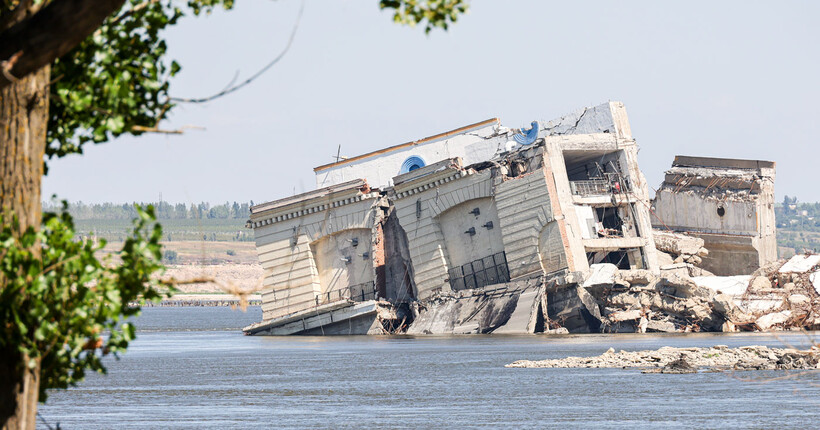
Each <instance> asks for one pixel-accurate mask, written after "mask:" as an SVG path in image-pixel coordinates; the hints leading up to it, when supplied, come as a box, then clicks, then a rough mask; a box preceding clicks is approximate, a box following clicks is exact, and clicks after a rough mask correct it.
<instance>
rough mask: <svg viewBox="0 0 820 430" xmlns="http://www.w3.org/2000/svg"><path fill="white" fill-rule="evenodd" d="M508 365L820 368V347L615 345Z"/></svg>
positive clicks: (654, 368) (665, 369)
mask: <svg viewBox="0 0 820 430" xmlns="http://www.w3.org/2000/svg"><path fill="white" fill-rule="evenodd" d="M505 367H516V368H624V369H626V368H644V369H645V370H644V373H694V372H697V371H698V369H708V370H712V371H721V370H792V369H820V348H818V347H817V346H814V347H812V348H811V349H809V350H798V349H793V348H769V347H766V346H742V347H739V348H729V347H728V346H725V345H717V346H713V347H711V348H673V347H663V348H660V349H657V350H646V351H623V350H622V351H619V352H615V350H614V349H613V348H609V350H608V351H606V352H604V353H603V354H601V355H599V356H595V357H567V358H563V359H556V360H540V361H531V360H519V361H516V362H513V363H511V364H508V365H506V366H505Z"/></svg>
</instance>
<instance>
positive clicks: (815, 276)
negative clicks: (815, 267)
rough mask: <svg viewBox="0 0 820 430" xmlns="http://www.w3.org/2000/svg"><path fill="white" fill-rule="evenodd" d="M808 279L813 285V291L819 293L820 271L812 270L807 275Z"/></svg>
mask: <svg viewBox="0 0 820 430" xmlns="http://www.w3.org/2000/svg"><path fill="white" fill-rule="evenodd" d="M809 281H810V282H811V285H812V286H813V287H814V291H815V292H817V294H818V295H820V271H817V272H814V273H812V274H811V275H809Z"/></svg>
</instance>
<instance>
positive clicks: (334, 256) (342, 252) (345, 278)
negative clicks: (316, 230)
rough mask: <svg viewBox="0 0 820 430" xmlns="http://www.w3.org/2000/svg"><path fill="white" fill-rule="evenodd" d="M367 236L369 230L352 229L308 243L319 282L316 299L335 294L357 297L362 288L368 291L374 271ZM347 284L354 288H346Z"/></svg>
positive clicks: (322, 299) (348, 286) (331, 296)
mask: <svg viewBox="0 0 820 430" xmlns="http://www.w3.org/2000/svg"><path fill="white" fill-rule="evenodd" d="M370 235H371V230H370V229H363V228H354V229H349V230H344V231H341V232H338V233H335V234H332V235H328V236H323V237H322V238H320V239H319V240H317V241H315V242H314V243H312V244H311V251H312V253H313V258H314V260H315V261H316V270H317V271H318V273H319V282H320V284H321V294H320V296H319V301H320V302H322V301H329V300H333V299H335V298H338V297H360V294H361V293H362V290H363V289H364V292H366V293H371V292H372V289H373V281H374V271H373V260H372V259H371V256H372V255H373V252H372V250H371V247H370V245H371V243H370ZM354 239H355V240H356V242H354ZM354 244H355V246H354ZM351 286H355V287H356V288H355V291H351V290H350V287H351Z"/></svg>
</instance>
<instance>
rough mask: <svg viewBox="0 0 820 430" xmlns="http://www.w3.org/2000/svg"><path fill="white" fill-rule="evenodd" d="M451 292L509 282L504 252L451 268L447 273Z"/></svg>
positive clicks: (508, 271)
mask: <svg viewBox="0 0 820 430" xmlns="http://www.w3.org/2000/svg"><path fill="white" fill-rule="evenodd" d="M448 275H449V276H450V288H452V289H453V291H459V290H469V289H473V288H482V287H484V286H486V285H493V284H500V283H503V282H509V281H510V269H509V267H508V266H507V255H506V254H505V253H504V252H499V253H498V254H494V255H491V256H489V257H484V258H482V259H480V260H476V261H473V262H470V263H467V264H465V265H463V266H458V267H453V268H452V269H450V270H449V271H448Z"/></svg>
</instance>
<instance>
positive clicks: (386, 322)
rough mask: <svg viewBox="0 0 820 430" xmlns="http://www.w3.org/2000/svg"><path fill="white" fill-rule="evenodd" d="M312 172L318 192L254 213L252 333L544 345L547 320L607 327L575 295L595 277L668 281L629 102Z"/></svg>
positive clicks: (473, 131)
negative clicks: (258, 285) (504, 337)
mask: <svg viewBox="0 0 820 430" xmlns="http://www.w3.org/2000/svg"><path fill="white" fill-rule="evenodd" d="M315 173H316V179H317V186H318V187H319V188H318V189H317V190H315V191H311V192H308V193H304V194H301V195H297V196H293V197H289V198H286V199H282V200H278V201H274V202H270V203H265V204H261V205H257V206H254V207H253V208H252V210H251V219H250V220H249V222H248V226H249V227H251V228H253V229H254V232H255V235H256V242H257V249H258V253H259V259H260V262H261V264H262V266H263V268H264V269H265V270H266V278H265V284H264V285H265V290H264V291H263V292H262V302H263V304H262V309H263V321H262V322H260V323H257V324H254V325H252V326H250V327H247V328H246V329H245V331H246V333H249V334H296V333H325V334H328V333H384V332H393V331H396V330H398V331H404V330H406V329H407V326H408V325H410V332H416V333H428V332H440V333H461V332H480V333H486V332H491V331H498V332H507V333H516V332H521V333H525V332H533V331H544V330H548V329H549V328H550V327H549V324H547V323H545V321H547V320H549V319H550V317H551V316H554V315H551V314H556V315H560V318H561V320H562V321H569V320H571V319H572V318H575V319H577V320H579V321H581V320H588V319H589V318H590V315H592V314H595V313H596V312H597V311H593V310H592V306H591V305H590V306H586V305H584V303H589V297H588V295H584V294H582V292H581V289H580V288H577V284H578V282H579V281H582V280H583V279H584V277H585V276H586V274H587V273H588V272H589V271H590V265H595V264H600V263H609V264H612V265H614V266H616V267H617V268H619V269H646V270H647V271H648V272H653V273H659V271H660V268H659V264H658V256H657V252H656V249H655V245H654V241H653V237H652V234H653V233H652V222H651V219H650V201H649V195H648V185H647V183H646V180H645V178H644V176H643V174H642V173H641V171H640V169H639V168H638V163H637V145H636V143H635V141H634V139H633V138H632V133H631V130H630V127H629V122H628V118H627V115H626V110H625V108H624V106H623V104H621V103H618V102H610V103H605V104H602V105H599V106H596V107H592V108H585V109H582V110H579V111H577V112H574V113H572V114H569V115H566V116H564V117H562V118H559V119H556V120H552V121H542V122H533V125H532V128H530V129H529V130H513V129H509V128H506V127H503V126H502V125H501V124H500V122H499V120H497V119H491V120H487V121H482V122H479V123H475V124H472V125H469V126H466V127H462V128H459V129H456V130H453V131H450V132H446V133H441V134H438V135H435V136H431V137H429V138H425V139H421V140H419V141H413V142H408V143H405V144H402V145H396V146H392V147H388V148H385V149H383V150H378V151H374V152H372V153H369V154H364V155H361V156H357V157H352V158H349V159H345V160H340V161H338V162H336V163H332V164H328V165H325V166H320V167H317V168H316V169H315ZM657 204H658V203H657V202H656V205H657ZM664 204H665V203H664ZM576 288H577V290H576ZM548 296H549V297H551V298H552V299H553V301H554V303H549V305H548V303H547V302H548V300H547V298H548ZM559 298H560V301H556V300H559ZM445 302H446V305H445V304H442V303H445ZM561 303H578V304H579V305H578V306H574V307H573V306H568V307H562V305H561ZM585 306H586V308H585ZM577 309H581V311H578V312H576V310H577ZM583 309H588V310H583ZM579 312H580V313H579ZM598 316H599V317H600V315H598ZM413 321H417V323H416V324H415V329H414V328H413V327H414V326H413V325H412V324H411V323H412V322H413Z"/></svg>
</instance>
